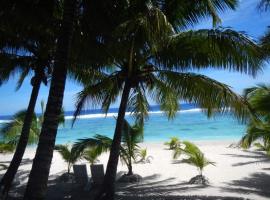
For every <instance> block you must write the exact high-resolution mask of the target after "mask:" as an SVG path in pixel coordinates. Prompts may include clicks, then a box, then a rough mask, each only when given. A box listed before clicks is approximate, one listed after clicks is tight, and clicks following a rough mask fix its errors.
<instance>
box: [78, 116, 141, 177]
mask: <svg viewBox="0 0 270 200" xmlns="http://www.w3.org/2000/svg"><path fill="white" fill-rule="evenodd" d="M121 141H122V142H121V146H120V159H121V161H122V162H123V163H124V164H126V165H127V166H128V168H129V167H130V166H131V165H132V162H133V161H135V160H136V158H137V156H138V154H139V152H140V147H139V146H138V143H140V142H142V141H143V128H142V127H141V125H139V124H135V125H133V126H131V125H130V124H129V123H128V121H126V120H125V121H124V126H123V129H122V139H121ZM111 144H112V139H111V138H109V137H106V136H103V135H95V136H94V137H93V138H85V139H79V140H78V142H76V143H75V144H74V145H73V149H74V151H76V152H77V154H81V153H82V154H83V155H84V154H85V153H86V154H88V153H89V152H88V151H90V154H91V155H89V156H90V157H87V159H88V161H90V160H91V161H90V162H92V161H93V160H95V158H97V157H98V156H99V155H100V154H101V153H103V152H107V151H109V150H110V148H111ZM131 173H132V172H131Z"/></svg>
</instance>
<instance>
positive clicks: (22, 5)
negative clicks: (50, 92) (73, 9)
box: [0, 0, 59, 196]
mask: <svg viewBox="0 0 270 200" xmlns="http://www.w3.org/2000/svg"><path fill="white" fill-rule="evenodd" d="M54 3H55V4H54ZM57 5H58V4H57V3H56V1H50V2H49V3H44V2H42V1H23V0H22V1H12V2H11V1H1V3H0V13H1V23H0V29H1V44H0V62H1V65H0V86H1V85H2V84H4V83H6V82H7V81H8V80H10V79H11V78H15V77H16V78H17V77H18V81H17V84H15V86H16V90H19V89H20V88H21V86H22V84H23V83H24V82H25V80H28V78H29V77H30V81H29V82H30V84H31V86H32V90H31V95H30V99H29V102H28V106H27V109H26V111H25V117H24V119H23V120H22V122H23V123H22V125H21V126H22V128H21V129H20V131H21V133H20V134H19V136H18V138H17V139H16V141H15V140H14V141H15V142H17V145H16V148H15V153H14V156H13V158H12V161H11V163H10V165H9V167H8V170H7V171H6V172H5V175H4V177H3V178H2V179H1V183H0V185H1V186H2V187H1V188H2V191H1V192H2V194H3V196H6V195H7V193H8V191H9V189H10V187H11V183H12V181H13V179H14V176H15V174H16V172H17V170H18V168H19V165H20V163H21V160H22V158H23V155H24V152H25V149H26V146H27V144H28V143H29V140H30V143H31V142H33V141H31V139H34V140H36V138H33V137H32V136H33V134H32V133H31V132H32V130H31V128H32V124H33V122H32V119H33V117H35V116H34V110H35V106H36V102H37V98H38V94H39V90H40V87H41V85H42V84H44V85H47V83H48V82H49V80H50V77H51V72H52V66H53V60H54V53H55V43H56V39H55V33H56V32H57V29H58V27H57V25H56V24H57V23H55V22H56V16H57V14H56V13H58V14H59V12H56V11H57ZM54 8H56V9H54ZM58 8H59V7H58ZM55 14H56V15H55ZM22 16H23V17H22Z"/></svg>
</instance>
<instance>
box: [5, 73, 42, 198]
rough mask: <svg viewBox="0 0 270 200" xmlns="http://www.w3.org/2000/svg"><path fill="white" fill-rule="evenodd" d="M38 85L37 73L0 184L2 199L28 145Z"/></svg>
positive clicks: (38, 74) (39, 77)
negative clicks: (12, 153) (14, 145)
mask: <svg viewBox="0 0 270 200" xmlns="http://www.w3.org/2000/svg"><path fill="white" fill-rule="evenodd" d="M40 85H41V74H40V73H38V72H37V75H36V78H35V82H34V84H33V89H32V93H31V97H30V101H29V104H28V108H27V112H26V115H25V118H24V122H23V127H22V131H21V135H20V138H19V142H18V144H17V147H16V151H15V153H14V155H13V158H12V160H11V163H10V165H9V167H8V169H7V171H6V173H5V175H4V176H3V178H2V180H1V183H0V186H1V188H2V191H1V193H2V195H3V199H6V198H7V195H8V192H9V190H10V188H11V185H12V182H13V179H14V177H15V175H16V173H17V171H18V168H19V166H20V164H21V161H22V158H23V155H24V152H25V149H26V146H27V143H28V138H29V133H30V128H31V124H32V120H33V113H34V110H35V106H36V102H37V97H38V93H39V89H40Z"/></svg>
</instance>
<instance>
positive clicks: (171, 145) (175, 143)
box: [164, 137, 180, 150]
mask: <svg viewBox="0 0 270 200" xmlns="http://www.w3.org/2000/svg"><path fill="white" fill-rule="evenodd" d="M164 144H165V145H166V146H169V149H170V150H173V149H176V148H177V147H178V146H179V145H180V140H179V138H178V137H171V140H170V141H169V142H165V143H164Z"/></svg>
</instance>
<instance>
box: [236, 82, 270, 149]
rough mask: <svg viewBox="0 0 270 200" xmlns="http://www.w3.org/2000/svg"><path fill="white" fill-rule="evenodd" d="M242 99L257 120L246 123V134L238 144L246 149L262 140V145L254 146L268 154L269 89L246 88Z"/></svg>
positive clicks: (261, 87)
mask: <svg viewBox="0 0 270 200" xmlns="http://www.w3.org/2000/svg"><path fill="white" fill-rule="evenodd" d="M244 97H245V98H246V99H247V101H248V102H249V103H250V106H251V108H252V109H253V110H254V112H255V113H256V115H257V119H252V120H250V122H249V123H248V126H247V131H246V134H245V135H244V136H243V137H242V138H241V140H240V142H239V143H240V146H241V147H242V148H244V149H247V148H249V147H250V146H251V145H252V144H253V143H254V142H256V141H258V140H262V142H263V145H261V144H260V143H256V145H255V144H254V145H255V146H257V147H259V149H260V150H263V149H264V151H266V152H267V153H268V152H269V148H268V147H269V146H270V114H269V113H270V104H269V102H270V88H269V86H266V85H264V84H261V85H258V86H257V87H253V88H247V89H246V90H245V91H244Z"/></svg>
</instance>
